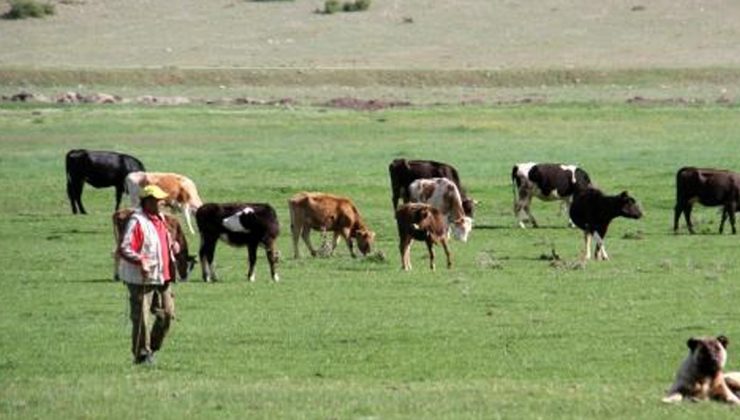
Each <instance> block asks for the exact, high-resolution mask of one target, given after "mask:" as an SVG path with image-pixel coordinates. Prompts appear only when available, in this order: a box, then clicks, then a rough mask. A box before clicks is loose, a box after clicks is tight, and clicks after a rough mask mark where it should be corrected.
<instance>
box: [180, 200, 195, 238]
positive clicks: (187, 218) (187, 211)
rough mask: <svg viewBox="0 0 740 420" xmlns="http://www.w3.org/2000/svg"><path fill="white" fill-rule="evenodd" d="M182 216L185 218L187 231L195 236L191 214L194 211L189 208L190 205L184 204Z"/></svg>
mask: <svg viewBox="0 0 740 420" xmlns="http://www.w3.org/2000/svg"><path fill="white" fill-rule="evenodd" d="M182 212H183V215H184V216H185V223H187V225H188V230H190V233H191V234H195V229H193V222H192V217H191V216H192V214H194V211H193V210H192V208H191V207H190V205H188V204H186V205H185V206H184V207H183V209H182Z"/></svg>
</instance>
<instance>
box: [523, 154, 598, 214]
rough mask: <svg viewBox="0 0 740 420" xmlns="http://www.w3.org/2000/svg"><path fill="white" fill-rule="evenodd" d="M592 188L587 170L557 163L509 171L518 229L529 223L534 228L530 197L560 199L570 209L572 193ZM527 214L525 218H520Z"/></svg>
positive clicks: (531, 163) (524, 164) (532, 164)
mask: <svg viewBox="0 0 740 420" xmlns="http://www.w3.org/2000/svg"><path fill="white" fill-rule="evenodd" d="M590 185H591V179H590V178H589V176H588V174H587V173H586V171H584V170H583V169H581V168H579V167H577V166H575V165H562V164H559V163H534V162H527V163H517V164H516V165H514V167H513V168H512V170H511V186H512V187H513V189H514V215H515V216H516V218H517V220H519V226H521V227H522V228H524V227H525V226H524V221H525V220H529V221H530V222H531V223H532V226H534V227H537V226H538V225H537V221H536V220H535V218H534V216H532V213H531V212H530V210H529V206H530V204H531V203H532V197H537V198H539V199H540V200H544V201H552V200H562V201H563V204H564V205H565V206H566V207H567V208H570V205H571V203H572V202H573V194H575V193H577V192H578V191H581V190H583V189H585V188H587V187H589V186H590ZM522 211H524V213H526V216H527V217H526V219H525V218H523V217H522Z"/></svg>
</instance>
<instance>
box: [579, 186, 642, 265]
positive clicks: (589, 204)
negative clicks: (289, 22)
mask: <svg viewBox="0 0 740 420" xmlns="http://www.w3.org/2000/svg"><path fill="white" fill-rule="evenodd" d="M569 213H570V219H571V220H572V221H573V223H574V224H575V225H576V226H577V227H578V228H579V229H581V230H582V231H583V236H584V240H585V248H586V249H585V252H584V255H583V259H584V260H588V259H591V239H593V240H594V241H595V242H596V252H595V254H596V259H597V260H598V259H603V260H608V259H609V256H608V255H607V253H606V247H605V246H604V239H605V238H606V232H607V230H608V229H609V224H610V223H611V221H612V220H613V219H615V218H617V217H620V216H621V217H626V218H629V219H639V218H640V217H642V211H641V210H640V206H638V205H637V202H636V201H635V199H634V198H632V197H630V195H629V194H627V191H622V192H621V193H620V194H618V195H613V196H608V195H604V193H603V192H601V191H600V190H598V189H596V188H587V189H585V190H583V191H579V192H578V193H576V194H575V195H574V196H573V203H572V204H571V206H570V212H569Z"/></svg>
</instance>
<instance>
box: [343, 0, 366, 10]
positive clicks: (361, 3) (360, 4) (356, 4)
mask: <svg viewBox="0 0 740 420" xmlns="http://www.w3.org/2000/svg"><path fill="white" fill-rule="evenodd" d="M342 8H343V9H344V11H345V12H363V11H365V10H367V9H369V8H370V0H355V1H350V2H345V3H344V5H342Z"/></svg>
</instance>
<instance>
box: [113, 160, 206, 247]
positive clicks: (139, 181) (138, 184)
mask: <svg viewBox="0 0 740 420" xmlns="http://www.w3.org/2000/svg"><path fill="white" fill-rule="evenodd" d="M152 184H153V185H157V186H158V187H159V188H161V189H162V190H163V191H164V192H166V193H167V194H168V195H169V197H168V198H167V199H166V200H165V201H166V202H167V205H168V206H169V207H171V208H173V209H176V210H180V211H182V212H183V214H184V215H185V222H186V223H187V224H188V229H190V233H195V230H194V229H193V224H192V222H191V221H190V220H191V217H192V216H193V215H195V211H196V210H198V208H199V207H200V206H202V205H203V200H201V199H200V195H198V189H197V188H196V187H195V183H194V182H193V181H192V180H191V179H190V178H188V177H186V176H183V175H180V174H176V173H171V172H131V173H130V174H128V176H126V191H128V194H129V197H130V198H131V206H132V207H136V206H138V205H139V201H140V200H139V191H140V190H141V189H142V188H144V187H145V186H147V185H152Z"/></svg>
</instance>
